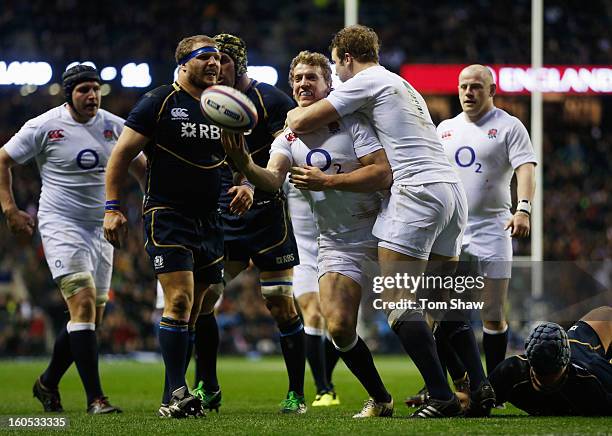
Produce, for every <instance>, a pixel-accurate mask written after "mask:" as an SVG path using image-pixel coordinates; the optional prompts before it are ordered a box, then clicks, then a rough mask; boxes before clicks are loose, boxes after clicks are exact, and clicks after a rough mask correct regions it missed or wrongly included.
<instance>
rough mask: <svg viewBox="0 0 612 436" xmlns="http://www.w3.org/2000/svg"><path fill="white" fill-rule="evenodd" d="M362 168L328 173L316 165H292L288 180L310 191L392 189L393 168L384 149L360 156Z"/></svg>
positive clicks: (373, 190)
mask: <svg viewBox="0 0 612 436" xmlns="http://www.w3.org/2000/svg"><path fill="white" fill-rule="evenodd" d="M359 162H361V164H362V165H363V167H361V168H358V169H356V170H354V171H351V172H349V173H340V174H325V173H324V172H323V171H321V170H320V169H319V168H317V167H311V166H306V165H304V166H302V167H293V168H291V175H290V176H289V181H290V182H291V183H293V184H294V185H295V187H296V188H298V189H305V190H309V191H324V190H326V189H335V190H338V191H352V192H375V191H382V190H386V189H389V187H390V186H391V183H392V182H393V175H392V173H391V167H390V166H389V161H388V160H387V155H386V154H385V151H384V150H382V149H381V150H377V151H375V152H373V153H370V154H367V155H365V156H363V157H361V158H359Z"/></svg>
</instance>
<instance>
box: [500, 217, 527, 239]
mask: <svg viewBox="0 0 612 436" xmlns="http://www.w3.org/2000/svg"><path fill="white" fill-rule="evenodd" d="M508 229H512V230H511V233H510V236H512V237H513V238H526V237H527V236H529V232H530V224H529V215H527V214H526V213H524V212H520V211H519V212H516V213H515V214H514V215H513V216H512V218H510V219H509V220H508V222H507V223H506V227H504V230H508Z"/></svg>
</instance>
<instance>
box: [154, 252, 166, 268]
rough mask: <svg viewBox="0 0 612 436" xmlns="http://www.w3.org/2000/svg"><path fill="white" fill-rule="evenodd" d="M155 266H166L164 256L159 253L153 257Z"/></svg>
mask: <svg viewBox="0 0 612 436" xmlns="http://www.w3.org/2000/svg"><path fill="white" fill-rule="evenodd" d="M153 266H154V267H155V269H160V268H163V267H164V256H162V255H159V256H155V257H154V258H153Z"/></svg>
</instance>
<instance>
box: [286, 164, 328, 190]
mask: <svg viewBox="0 0 612 436" xmlns="http://www.w3.org/2000/svg"><path fill="white" fill-rule="evenodd" d="M329 178H330V176H329V175H327V174H325V173H324V172H323V171H321V169H320V168H317V167H311V166H308V165H302V166H301V167H292V168H291V174H289V182H291V183H293V186H295V187H296V188H297V189H303V190H307V191H323V190H325V189H328V186H327V183H328V181H329Z"/></svg>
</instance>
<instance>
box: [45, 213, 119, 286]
mask: <svg viewBox="0 0 612 436" xmlns="http://www.w3.org/2000/svg"><path fill="white" fill-rule="evenodd" d="M38 231H39V232H40V236H41V239H42V243H43V249H44V251H45V258H46V259H47V264H48V265H49V269H50V270H51V275H52V276H53V279H54V280H57V279H58V278H59V277H61V276H65V275H67V274H72V273H76V272H87V271H89V272H91V273H92V275H93V278H94V283H95V285H96V294H97V295H98V296H100V295H105V294H107V293H108V290H109V288H110V282H111V275H112V273H113V246H112V245H111V244H110V243H109V242H108V241H107V240H106V239H104V231H103V229H102V226H101V225H99V224H91V223H80V222H76V221H70V220H67V219H66V218H65V217H62V216H59V215H45V216H39V217H38Z"/></svg>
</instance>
